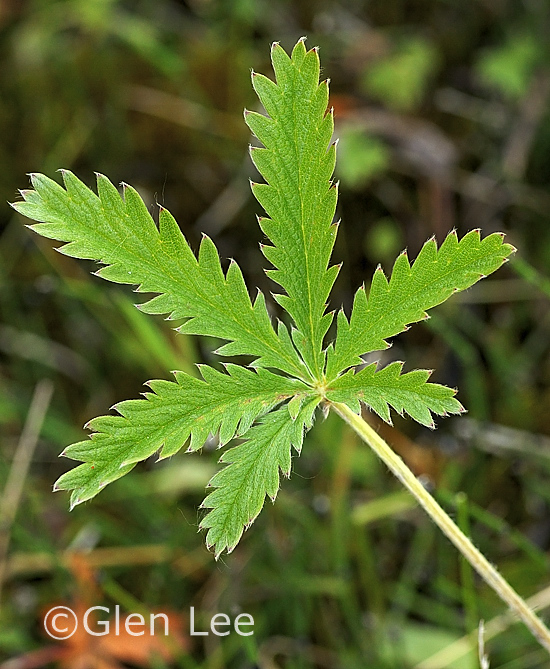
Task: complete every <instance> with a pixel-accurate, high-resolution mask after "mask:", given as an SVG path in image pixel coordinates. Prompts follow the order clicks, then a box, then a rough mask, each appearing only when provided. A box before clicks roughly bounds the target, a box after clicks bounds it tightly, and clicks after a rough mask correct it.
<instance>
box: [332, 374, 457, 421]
mask: <svg viewBox="0 0 550 669" xmlns="http://www.w3.org/2000/svg"><path fill="white" fill-rule="evenodd" d="M402 368H403V363H402V362H392V363H391V364H389V365H388V366H387V367H384V368H383V369H381V370H379V371H376V364H371V365H367V366H366V367H365V368H363V369H362V370H360V371H359V372H357V373H356V372H355V371H354V370H349V371H348V372H346V373H345V374H343V375H342V376H340V377H338V378H337V379H336V380H334V381H333V382H332V383H331V384H330V390H328V391H327V395H326V396H327V399H328V400H330V401H332V402H343V403H345V404H347V405H348V406H349V407H350V408H351V409H353V410H354V411H355V412H356V413H359V412H360V410H361V406H360V403H361V402H363V403H364V404H366V405H367V406H368V407H370V408H371V409H372V410H373V411H375V412H376V413H377V414H378V415H379V416H380V418H382V419H383V420H385V421H386V422H387V423H391V418H390V406H391V407H393V408H394V409H395V410H396V411H397V412H398V413H399V414H401V415H402V414H403V413H404V412H406V413H408V414H409V416H411V417H412V418H414V420H416V421H418V422H419V423H421V424H422V425H425V426H426V427H430V428H434V427H435V425H434V422H433V420H432V416H431V413H430V412H433V413H435V414H437V415H439V416H445V415H447V414H450V413H461V412H463V411H464V408H463V407H462V405H461V404H460V402H459V401H458V400H456V399H455V397H454V395H455V392H456V391H455V390H453V389H452V388H447V387H446V386H441V385H439V384H437V383H428V379H429V377H430V374H431V372H430V371H428V370H425V369H416V370H414V371H412V372H407V373H406V374H402V373H401V371H402Z"/></svg>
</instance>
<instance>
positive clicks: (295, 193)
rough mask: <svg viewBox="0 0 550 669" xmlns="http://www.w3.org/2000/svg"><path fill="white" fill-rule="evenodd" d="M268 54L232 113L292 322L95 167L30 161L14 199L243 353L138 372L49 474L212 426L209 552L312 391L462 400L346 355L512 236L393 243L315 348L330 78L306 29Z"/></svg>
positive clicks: (306, 418)
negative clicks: (160, 372)
mask: <svg viewBox="0 0 550 669" xmlns="http://www.w3.org/2000/svg"><path fill="white" fill-rule="evenodd" d="M272 60H273V66H274V69H275V74H276V83H274V82H272V81H271V80H269V79H267V78H266V77H264V76H262V75H258V74H255V73H253V77H252V79H253V85H254V88H255V90H256V92H257V93H258V96H259V97H260V100H261V101H262V103H263V105H264V107H265V109H266V111H267V113H268V114H269V116H264V115H262V114H258V113H254V112H247V113H246V121H247V123H248V125H249V127H250V128H251V129H252V131H253V132H254V134H255V135H256V137H257V138H258V139H259V140H260V141H261V142H262V143H263V145H264V148H260V147H256V148H253V149H252V150H251V153H252V159H253V161H254V163H255V165H256V166H257V167H258V169H259V170H260V172H261V173H262V175H263V176H264V178H265V179H266V181H267V183H266V184H253V185H252V189H253V192H254V194H255V196H256V197H257V199H258V201H259V202H260V203H261V204H262V206H263V207H264V208H265V210H266V212H267V214H268V218H263V219H260V226H261V228H262V230H263V231H264V232H265V234H266V235H267V236H268V238H269V239H270V241H271V242H272V245H271V246H263V247H262V250H263V253H264V255H265V257H266V258H267V259H268V260H269V261H270V262H271V263H272V264H273V265H274V267H275V269H272V270H269V275H270V276H271V277H272V278H273V279H274V280H275V281H276V282H277V283H278V284H279V285H280V286H281V287H282V288H283V290H284V293H283V294H277V295H275V299H276V300H277V302H278V303H279V304H280V305H281V306H282V307H283V308H284V310H285V311H286V313H287V315H288V316H289V317H290V319H291V321H292V323H291V325H290V328H291V329H290V332H289V330H288V328H287V326H286V325H284V324H282V323H279V326H278V328H277V331H275V330H274V329H273V327H272V324H271V320H270V318H269V315H268V311H267V308H266V304H265V300H264V298H263V295H262V294H261V293H260V294H259V295H258V297H257V298H256V300H255V301H254V302H253V303H252V302H251V300H250V297H249V293H248V290H247V288H246V286H245V283H244V280H243V276H242V273H241V270H240V269H239V267H238V265H237V264H236V263H235V262H233V261H232V262H231V264H230V266H229V269H228V270H227V272H226V273H224V271H223V270H222V267H221V265H220V260H219V257H218V252H217V250H216V248H215V246H214V244H213V242H212V241H211V240H210V239H209V238H208V237H204V238H203V240H202V243H201V246H200V249H199V253H198V257H195V255H194V253H193V252H192V251H191V249H190V247H189V245H188V243H187V241H186V240H185V238H184V237H183V235H182V234H181V232H180V230H179V228H178V225H177V223H176V221H175V220H174V218H173V217H172V216H171V215H170V214H169V213H168V212H167V211H166V210H165V209H163V208H161V211H160V216H159V225H158V228H157V226H156V225H155V223H154V221H153V219H152V218H151V216H150V215H149V213H148V211H147V208H146V207H145V205H144V203H143V202H142V200H141V198H140V197H139V195H138V194H137V192H136V191H135V190H133V189H132V188H130V187H128V186H125V187H124V192H123V196H122V197H121V196H120V195H119V193H118V191H117V190H116V188H115V187H114V186H113V185H112V184H111V183H110V182H109V181H108V180H107V179H106V178H105V177H103V176H101V175H100V176H98V195H95V194H94V193H93V192H92V191H91V190H90V189H88V188H87V187H86V186H84V184H82V182H80V181H79V180H78V179H77V178H76V177H75V176H74V175H73V174H71V173H70V172H68V171H64V172H63V180H64V184H65V188H62V187H61V186H59V185H58V184H56V183H55V182H54V181H52V180H50V179H48V178H47V177H44V176H42V175H33V176H32V184H33V187H34V190H27V191H23V192H22V195H23V198H24V201H23V202H18V203H16V204H14V207H15V208H16V209H17V210H18V211H19V212H20V213H22V214H24V215H26V216H28V217H29V218H32V219H34V220H36V221H38V222H39V223H38V224H37V225H33V226H31V227H32V228H33V229H34V230H35V231H36V232H38V233H39V234H42V235H43V236H45V237H49V238H52V239H57V240H61V241H63V242H66V245H65V246H63V247H62V249H61V251H62V252H63V253H65V254H67V255H71V256H73V257H77V258H88V259H95V260H98V261H99V262H101V263H102V264H103V265H104V267H103V268H102V269H100V270H99V271H98V272H97V274H98V275H99V276H101V277H102V278H105V279H108V280H110V281H114V282H117V283H129V284H134V285H137V286H138V290H139V291H141V292H149V293H156V294H157V295H156V297H153V298H152V299H150V300H149V301H148V302H145V303H144V304H141V305H140V308H141V310H142V311H145V312H147V313H151V314H168V315H169V317H170V318H185V319H187V320H186V322H185V323H184V325H183V326H181V327H180V331H182V332H184V333H187V334H200V335H210V336H215V337H221V338H224V339H226V340H228V343H227V344H225V345H224V346H222V347H221V348H220V349H218V351H217V353H218V354H219V355H226V356H227V355H231V356H234V355H242V354H246V355H250V356H253V357H254V358H255V360H254V362H253V367H255V368H256V371H253V370H249V369H246V368H244V367H240V366H237V365H234V364H232V365H228V366H227V373H226V374H224V373H222V372H218V371H215V370H214V369H212V368H210V367H206V366H202V367H201V368H200V370H201V374H202V377H203V379H202V380H201V379H196V378H194V377H191V376H189V375H188V374H185V373H183V372H176V381H175V382H168V381H161V380H156V381H150V382H149V384H148V385H149V386H150V388H151V390H152V391H153V392H151V393H146V395H145V399H142V400H130V401H127V402H122V403H120V404H117V405H116V406H115V407H114V408H115V409H116V410H117V412H118V414H119V415H118V416H102V417H99V418H96V419H94V420H92V421H91V422H90V423H89V424H88V426H89V427H90V428H91V429H92V430H93V434H92V436H91V439H89V440H87V441H84V442H79V443H77V444H73V445H72V446H69V447H68V448H67V449H65V451H64V455H66V456H68V457H70V458H73V459H76V460H80V461H82V462H83V464H82V465H80V466H78V467H77V468H75V469H74V470H72V471H70V472H69V473H67V474H65V475H64V476H62V477H61V479H59V481H58V482H57V484H56V489H67V490H73V493H72V501H71V503H72V505H75V504H78V503H80V502H83V501H84V500H86V499H90V498H91V497H93V496H94V495H95V494H97V493H98V492H99V490H100V489H101V488H103V487H104V486H105V485H106V484H108V483H109V482H111V481H114V480H115V479H117V478H119V477H120V476H122V475H123V474H125V473H126V472H128V471H129V470H130V469H132V467H133V466H134V465H135V464H136V463H137V462H138V461H140V460H143V459H145V458H147V457H149V456H151V455H153V454H154V453H156V452H160V457H161V458H166V457H169V456H171V455H173V454H175V453H176V452H177V451H178V450H179V449H181V448H182V447H183V446H184V445H185V443H186V442H187V441H188V440H190V445H189V447H188V450H189V451H194V450H196V449H198V448H200V446H201V445H202V444H203V443H204V441H205V440H206V439H207V438H208V436H209V434H213V433H216V432H219V441H220V445H224V444H225V443H227V442H228V441H230V440H231V439H232V438H234V437H242V438H243V439H244V442H243V443H241V444H239V445H238V446H236V447H234V448H232V449H231V450H228V451H226V452H225V453H224V454H223V455H222V458H221V462H223V463H224V464H226V465H227V466H226V467H225V468H224V469H222V470H221V471H220V472H219V473H218V474H216V475H215V476H214V477H213V478H212V480H211V482H210V486H212V487H213V488H215V490H214V491H213V492H211V493H210V494H209V495H208V496H207V498H206V499H205V501H204V502H203V505H202V506H203V507H204V508H207V509H210V511H209V512H208V513H207V515H206V516H205V517H204V518H203V520H202V522H201V527H202V528H205V529H207V530H208V533H207V538H206V541H207V544H208V545H209V546H211V547H212V548H213V549H214V551H215V554H216V556H219V555H220V554H221V552H222V551H224V550H227V551H228V552H229V551H231V550H233V548H234V547H235V546H236V544H237V543H238V541H239V539H240V537H241V535H242V532H243V531H244V529H246V528H247V527H248V526H249V525H250V524H251V523H252V522H253V521H254V519H255V518H256V516H257V515H258V513H259V512H260V510H261V508H262V506H263V504H264V501H265V497H266V495H267V496H269V497H270V498H271V499H272V500H273V499H274V498H275V496H276V494H277V491H278V488H279V472H282V473H283V474H284V475H289V473H290V465H291V452H292V448H293V447H294V449H295V450H296V451H297V452H298V453H299V452H300V449H301V446H302V442H303V438H304V434H305V432H306V431H307V430H308V429H309V428H310V427H311V426H312V424H313V418H314V412H315V409H316V407H317V406H318V405H319V403H321V402H325V403H327V404H328V405H330V403H331V402H345V403H346V404H348V405H349V406H350V407H351V408H352V409H353V410H354V411H356V412H359V411H360V407H361V402H363V403H364V404H366V405H367V406H369V407H370V408H372V409H373V410H374V411H376V412H377V413H378V414H379V415H380V416H381V417H382V418H383V419H384V420H387V421H389V420H390V412H389V406H392V407H393V408H394V409H396V410H397V411H399V412H404V411H405V412H407V413H408V414H409V415H411V416H412V417H413V418H414V419H415V420H417V421H419V422H420V423H422V424H424V425H429V426H433V421H432V418H431V413H430V412H433V413H435V414H438V415H444V414H446V413H459V412H460V411H461V410H462V407H461V405H460V403H459V402H458V401H457V400H456V399H454V393H455V391H453V390H451V389H449V388H445V387H444V386H440V385H437V384H431V383H428V377H429V372H427V371H425V370H418V371H413V372H409V373H406V374H403V373H402V364H401V363H393V364H391V365H389V366H388V367H386V368H385V369H382V370H380V371H376V368H375V366H374V365H370V366H368V367H366V368H365V369H362V370H360V371H358V372H356V371H355V370H353V369H349V368H350V367H355V366H357V365H359V364H361V363H362V358H361V355H363V354H364V353H367V352H370V351H376V350H381V349H384V348H387V346H388V344H387V342H386V341H385V340H386V339H387V338H389V337H392V336H394V335H396V334H398V333H399V332H402V331H403V330H404V329H406V327H407V326H408V324H410V323H413V322H415V321H418V320H421V319H422V318H424V317H425V315H426V314H425V312H426V310H427V309H430V308H431V307H433V306H435V305H437V304H439V303H441V302H443V301H444V300H446V299H447V298H448V297H449V296H450V295H451V294H453V293H454V292H456V291H458V290H464V289H465V288H468V287H469V286H471V285H472V284H473V283H475V282H476V281H477V280H479V279H480V278H482V277H483V276H485V275H487V274H489V273H491V272H493V271H495V270H496V269H497V268H498V267H499V266H500V265H501V264H502V263H503V262H504V260H505V259H506V257H507V256H508V255H509V254H510V253H511V252H512V251H513V248H512V247H511V246H510V245H507V244H504V243H503V240H502V235H500V234H492V235H490V236H489V237H487V238H485V239H483V240H482V239H481V238H480V235H479V231H477V230H476V231H473V232H470V233H469V234H467V235H466V236H465V237H464V238H463V239H462V240H460V241H459V240H458V238H457V236H456V234H455V233H451V234H450V235H449V236H448V237H447V238H446V240H445V241H444V242H443V244H442V245H441V247H440V248H439V250H438V248H437V245H436V243H435V241H434V240H430V241H428V242H427V243H426V244H425V246H424V247H423V249H422V251H421V253H420V255H419V256H418V258H417V259H416V261H415V262H414V264H413V265H412V266H411V265H410V263H409V261H408V259H407V256H406V254H405V253H403V254H401V255H400V256H399V258H398V259H397V261H396V263H395V265H394V268H393V273H392V276H391V279H390V280H389V281H388V280H387V279H386V277H385V276H384V273H383V272H382V270H381V268H379V269H378V270H377V271H376V272H375V275H374V278H373V281H372V286H371V289H370V294H369V297H368V298H367V295H366V292H365V289H364V287H362V288H360V289H359V291H358V292H357V294H356V297H355V301H354V305H353V311H352V314H351V317H350V319H349V321H348V318H347V317H346V316H345V314H344V313H343V312H340V313H339V315H338V331H337V337H336V341H335V342H334V343H331V344H330V345H329V347H328V349H325V348H324V338H325V335H326V333H327V330H328V328H329V327H330V324H331V322H332V318H333V316H332V314H330V313H329V314H327V313H325V310H326V303H327V300H328V297H329V293H330V290H331V287H332V285H333V283H334V281H335V278H336V274H337V271H338V269H337V267H336V266H332V267H329V262H330V256H331V252H332V249H333V246H334V241H335V236H336V225H335V224H334V223H333V217H334V212H335V207H336V198H337V190H336V187H335V186H334V185H333V184H332V183H331V180H330V179H331V176H332V173H333V170H334V164H335V146H334V145H333V144H331V137H332V132H333V119H332V112H331V111H328V112H327V104H328V85H327V82H321V83H319V71H320V67H319V58H318V53H317V50H316V49H312V50H310V51H306V49H305V45H304V40H300V41H299V42H298V43H297V45H296V46H295V47H294V50H293V52H292V55H291V56H290V57H289V56H288V55H287V54H286V53H285V52H284V51H283V49H282V48H281V47H280V46H279V45H278V44H275V45H274V46H273V50H272ZM268 368H269V369H270V370H273V371H268ZM255 421H258V422H256V423H255Z"/></svg>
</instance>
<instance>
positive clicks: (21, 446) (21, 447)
mask: <svg viewBox="0 0 550 669" xmlns="http://www.w3.org/2000/svg"><path fill="white" fill-rule="evenodd" d="M52 394H53V383H52V382H51V381H50V380H49V379H42V380H41V381H39V382H38V383H37V384H36V387H35V389H34V394H33V397H32V401H31V406H30V408H29V413H28V415H27V420H26V421H25V425H24V427H23V432H22V433H21V436H20V438H19V442H18V444H17V447H16V449H15V455H14V456H13V461H12V464H11V468H10V472H9V474H8V480H7V482H6V487H5V488H4V492H3V493H2V498H1V499H0V600H1V595H2V584H3V582H4V575H5V571H6V560H7V555H8V549H9V545H10V538H11V529H12V526H13V523H14V521H15V516H16V515H17V509H18V508H19V503H20V501H21V495H22V493H23V487H24V485H25V480H26V478H27V474H28V471H29V465H30V463H31V460H32V457H33V454H34V449H35V448H36V444H37V442H38V437H39V436H40V430H41V429H42V424H43V423H44V418H45V417H46V413H47V411H48V407H49V405H50V401H51V398H52Z"/></svg>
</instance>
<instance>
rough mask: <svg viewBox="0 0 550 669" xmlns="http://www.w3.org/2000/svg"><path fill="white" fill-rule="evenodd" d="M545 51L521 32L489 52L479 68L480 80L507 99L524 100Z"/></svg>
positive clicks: (480, 62) (485, 53)
mask: <svg viewBox="0 0 550 669" xmlns="http://www.w3.org/2000/svg"><path fill="white" fill-rule="evenodd" d="M543 54H544V51H543V49H542V48H541V45H540V44H539V43H537V42H536V41H535V40H534V39H533V37H532V36H531V35H529V34H524V33H519V34H516V35H513V36H512V37H510V38H509V39H508V40H507V41H506V42H505V43H504V44H503V45H500V46H498V47H495V48H493V49H487V50H486V51H485V52H484V53H483V54H482V55H481V57H480V58H479V61H478V62H477V65H476V69H477V71H478V74H479V77H480V78H481V80H482V81H483V82H484V83H485V84H487V85H488V86H491V87H492V88H495V89H497V90H498V91H499V92H500V93H502V94H503V95H504V96H506V97H509V98H512V99H521V98H522V97H523V96H524V95H525V94H526V93H527V89H528V88H529V84H530V82H531V79H532V76H533V73H534V71H535V68H536V66H537V65H538V64H539V63H540V62H541V61H542V59H543Z"/></svg>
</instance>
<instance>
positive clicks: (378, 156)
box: [338, 127, 390, 188]
mask: <svg viewBox="0 0 550 669" xmlns="http://www.w3.org/2000/svg"><path fill="white" fill-rule="evenodd" d="M339 140H340V143H339V144H338V176H339V177H340V179H341V180H342V183H343V185H344V186H347V187H349V188H358V187H360V186H364V185H365V184H366V183H368V181H369V180H370V179H372V178H374V177H376V176H378V175H379V174H380V173H382V172H384V170H386V169H387V167H388V164H389V161H390V152H389V150H388V148H387V146H386V145H385V144H384V143H383V142H382V141H380V140H379V139H377V138H376V137H371V136H370V135H367V134H366V133H365V131H364V130H361V129H356V128H353V127H347V128H344V129H343V130H342V131H341V132H340V136H339Z"/></svg>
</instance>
